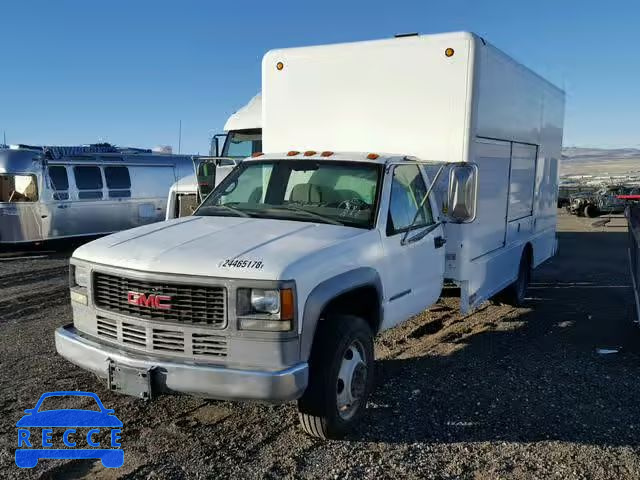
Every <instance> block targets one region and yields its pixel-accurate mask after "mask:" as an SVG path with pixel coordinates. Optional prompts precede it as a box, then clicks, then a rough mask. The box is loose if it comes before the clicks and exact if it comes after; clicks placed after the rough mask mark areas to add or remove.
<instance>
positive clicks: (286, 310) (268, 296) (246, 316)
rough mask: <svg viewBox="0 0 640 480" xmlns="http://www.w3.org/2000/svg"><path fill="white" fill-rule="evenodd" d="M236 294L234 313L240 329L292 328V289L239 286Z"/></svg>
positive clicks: (269, 329)
mask: <svg viewBox="0 0 640 480" xmlns="http://www.w3.org/2000/svg"><path fill="white" fill-rule="evenodd" d="M237 295H238V304H237V308H236V313H237V315H238V327H239V328H240V329H241V330H261V331H271V332H287V331H290V330H293V319H294V311H293V309H294V306H293V298H294V295H293V289H291V288H283V289H280V290H276V289H270V290H267V289H262V288H239V289H238V290H237Z"/></svg>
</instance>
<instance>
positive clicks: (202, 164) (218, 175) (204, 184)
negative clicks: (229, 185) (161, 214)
mask: <svg viewBox="0 0 640 480" xmlns="http://www.w3.org/2000/svg"><path fill="white" fill-rule="evenodd" d="M240 161H241V160H240V159H236V158H228V157H227V158H221V157H194V158H193V164H194V168H195V170H196V172H197V175H196V174H195V173H194V174H193V175H189V176H186V177H184V178H181V179H180V180H178V181H177V182H176V183H174V184H173V185H172V186H171V189H170V190H169V198H168V200H167V214H166V220H171V219H172V218H180V217H185V216H187V215H191V214H192V213H193V212H194V211H195V209H196V208H197V207H198V205H200V203H202V200H203V199H204V198H205V197H206V196H207V195H208V194H209V192H211V190H213V187H214V186H216V185H218V184H219V183H220V182H221V181H222V180H223V179H224V178H225V177H226V176H227V175H229V173H230V172H231V170H233V169H234V168H235V167H236V165H238V164H239V163H240Z"/></svg>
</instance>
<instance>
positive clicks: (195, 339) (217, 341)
mask: <svg viewBox="0 0 640 480" xmlns="http://www.w3.org/2000/svg"><path fill="white" fill-rule="evenodd" d="M191 349H192V351H193V355H194V356H204V357H226V356H227V342H226V339H225V338H224V337H220V336H219V335H209V334H206V333H194V334H192V335H191Z"/></svg>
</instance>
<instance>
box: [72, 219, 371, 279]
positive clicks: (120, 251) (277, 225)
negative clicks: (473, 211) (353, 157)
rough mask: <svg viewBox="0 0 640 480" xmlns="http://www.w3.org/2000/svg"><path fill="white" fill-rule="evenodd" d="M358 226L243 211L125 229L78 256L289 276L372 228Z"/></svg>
mask: <svg viewBox="0 0 640 480" xmlns="http://www.w3.org/2000/svg"><path fill="white" fill-rule="evenodd" d="M366 232H367V230H362V229H358V228H352V227H343V226H339V225H327V224H319V223H306V222H296V221H290V220H274V219H259V218H242V217H186V218H180V219H175V220H170V221H168V222H162V223H155V224H151V225H146V226H144V227H139V228H133V229H131V230H125V231H122V232H119V233H116V234H114V235H109V236H107V237H103V238H101V239H99V240H95V241H93V242H90V243H87V244H86V245H83V246H82V247H80V248H78V249H77V250H76V251H75V252H74V254H73V258H74V259H79V260H84V261H87V262H90V263H96V264H102V265H108V266H114V267H123V268H127V269H133V270H139V271H144V272H155V273H174V274H183V275H185V274H187V275H203V276H214V277H226V278H252V279H269V280H287V279H285V278H282V273H283V272H284V271H285V270H286V268H287V267H288V266H289V265H291V264H293V263H295V262H297V261H299V260H301V259H302V258H304V257H305V256H307V255H309V254H311V253H314V252H317V251H318V250H322V249H325V248H328V247H330V246H332V245H334V244H336V243H339V242H342V241H345V240H347V239H350V238H353V237H355V236H357V235H362V234H363V233H366Z"/></svg>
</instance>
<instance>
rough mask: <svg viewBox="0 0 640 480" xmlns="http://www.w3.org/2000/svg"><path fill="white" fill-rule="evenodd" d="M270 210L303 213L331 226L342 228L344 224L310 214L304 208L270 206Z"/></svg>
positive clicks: (313, 213) (325, 216) (314, 213)
mask: <svg viewBox="0 0 640 480" xmlns="http://www.w3.org/2000/svg"><path fill="white" fill-rule="evenodd" d="M270 208H275V209H282V210H289V211H291V212H299V213H304V214H306V215H308V216H309V217H313V218H316V219H318V220H321V221H322V222H324V223H331V224H332V225H341V226H344V223H342V222H340V221H338V220H336V219H334V218H331V217H329V216H327V215H322V214H321V213H316V212H310V211H309V210H305V209H304V208H300V207H295V206H293V205H271V206H270Z"/></svg>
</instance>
